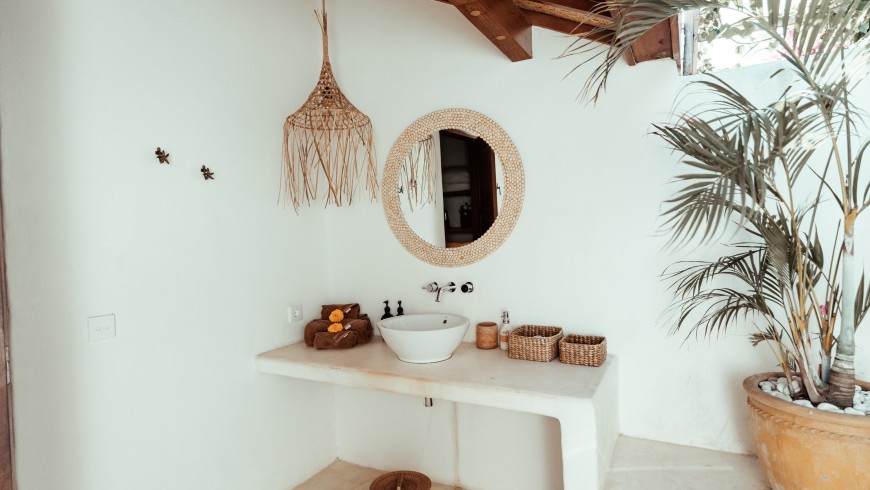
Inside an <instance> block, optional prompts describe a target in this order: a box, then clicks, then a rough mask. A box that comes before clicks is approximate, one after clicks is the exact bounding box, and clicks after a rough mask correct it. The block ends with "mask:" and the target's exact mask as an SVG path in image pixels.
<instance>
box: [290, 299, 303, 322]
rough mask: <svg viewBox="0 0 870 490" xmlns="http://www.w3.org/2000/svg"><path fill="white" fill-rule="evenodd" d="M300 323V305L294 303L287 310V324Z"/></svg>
mask: <svg viewBox="0 0 870 490" xmlns="http://www.w3.org/2000/svg"><path fill="white" fill-rule="evenodd" d="M301 321H302V303H294V304H292V305H290V307H289V308H287V322H288V323H296V322H301Z"/></svg>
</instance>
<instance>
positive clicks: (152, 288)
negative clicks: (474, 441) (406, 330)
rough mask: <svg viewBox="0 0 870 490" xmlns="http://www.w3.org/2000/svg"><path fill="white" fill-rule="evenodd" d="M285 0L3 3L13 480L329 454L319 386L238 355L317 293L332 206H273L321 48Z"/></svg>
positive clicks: (279, 461)
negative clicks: (292, 121)
mask: <svg viewBox="0 0 870 490" xmlns="http://www.w3.org/2000/svg"><path fill="white" fill-rule="evenodd" d="M298 7H299V5H298V4H295V3H294V2H286V1H282V0H267V1H260V2H254V3H251V2H237V1H218V2H211V1H197V0H193V1H191V0H185V1H184V2H177V1H169V0H155V1H149V2H129V1H123V2H114V1H102V0H77V1H74V2H69V1H38V2H32V1H18V0H3V1H0V117H2V151H3V193H4V196H3V197H4V212H5V216H6V223H7V230H6V231H7V235H6V236H7V245H8V249H7V261H8V264H9V282H10V290H11V303H12V338H11V344H12V359H13V371H12V373H13V387H14V388H13V389H14V398H13V399H14V410H15V431H16V443H17V453H16V461H17V465H18V479H19V485H18V488H20V489H21V490H119V489H129V490H135V489H153V488H160V489H178V490H189V489H195V488H213V489H253V488H259V489H286V488H288V487H292V486H293V485H294V484H295V483H299V482H301V481H303V480H305V479H307V478H308V477H310V476H311V474H313V472H315V471H317V470H319V469H320V468H321V467H323V466H324V465H326V464H328V463H329V462H330V461H332V459H333V458H334V456H335V442H334V436H333V415H332V412H333V401H332V389H331V388H330V387H325V386H321V385H317V384H312V383H304V382H297V381H293V380H288V379H279V378H276V377H271V376H264V375H261V374H258V373H257V372H256V371H255V369H254V364H253V358H254V356H255V355H256V354H257V353H259V352H262V351H265V350H268V349H270V348H273V347H276V346H279V345H282V344H286V343H288V342H292V341H294V340H297V339H299V338H301V333H300V330H299V328H298V326H290V325H288V324H287V322H286V311H285V309H286V307H287V305H288V304H290V302H291V301H302V302H305V304H306V306H309V307H310V308H312V309H311V310H309V311H310V312H313V306H312V305H316V304H320V303H321V302H322V299H323V298H324V297H325V296H326V295H327V284H328V277H327V273H326V271H325V268H324V266H323V264H324V263H326V253H325V248H324V247H323V245H322V241H323V240H325V237H326V223H325V220H324V219H323V218H322V216H318V215H317V214H316V213H309V214H303V215H301V216H296V215H295V214H294V213H293V211H292V209H289V210H287V209H284V208H283V206H278V205H276V200H277V191H278V182H279V176H280V155H281V123H282V121H283V118H284V117H286V115H287V114H288V112H289V111H290V110H293V109H295V106H298V105H299V104H301V102H302V100H304V98H305V97H306V96H307V94H308V91H309V90H310V88H311V80H312V73H315V74H316V70H317V69H318V67H319V63H320V61H319V52H318V50H316V49H311V46H309V45H305V46H300V45H299V44H298V42H297V41H298V39H303V38H314V39H316V38H317V35H318V27H317V25H316V23H314V22H313V18H312V17H311V15H310V13H309V10H308V9H307V8H306V9H302V10H300V9H299V8H298ZM297 36H298V39H297ZM157 146H161V147H163V148H164V149H166V150H168V151H169V153H170V154H171V162H172V163H171V165H168V166H167V165H159V164H158V163H157V160H156V158H155V157H154V150H155V148H156V147H157ZM203 164H205V165H207V166H209V167H210V168H211V170H212V171H214V172H215V180H214V181H209V182H205V181H204V180H203V178H202V176H201V175H200V172H199V169H200V166H201V165H203ZM108 313H114V314H115V315H116V318H117V337H116V338H115V339H113V340H109V341H103V342H99V343H88V341H87V327H86V325H87V318H88V317H89V316H95V315H102V314H108Z"/></svg>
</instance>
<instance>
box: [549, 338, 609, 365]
mask: <svg viewBox="0 0 870 490" xmlns="http://www.w3.org/2000/svg"><path fill="white" fill-rule="evenodd" d="M605 359H607V339H606V338H604V337H599V336H596V335H566V336H565V337H564V338H562V340H560V341H559V361H560V362H564V363H565V364H576V365H578V366H594V367H598V366H600V365H602V364H604V360H605Z"/></svg>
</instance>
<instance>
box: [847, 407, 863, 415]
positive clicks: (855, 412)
mask: <svg viewBox="0 0 870 490" xmlns="http://www.w3.org/2000/svg"><path fill="white" fill-rule="evenodd" d="M843 412H845V413H848V414H849V415H864V412H863V411H862V410H855V409H854V408H852V407H846V408H845V409H844V410H843Z"/></svg>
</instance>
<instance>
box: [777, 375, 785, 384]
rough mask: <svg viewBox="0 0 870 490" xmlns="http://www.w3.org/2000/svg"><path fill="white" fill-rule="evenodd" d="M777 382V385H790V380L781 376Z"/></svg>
mask: <svg viewBox="0 0 870 490" xmlns="http://www.w3.org/2000/svg"><path fill="white" fill-rule="evenodd" d="M776 382H777V384H779V383H783V384H785V383H788V380H787V379H785V376H780V377H778V378H776Z"/></svg>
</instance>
